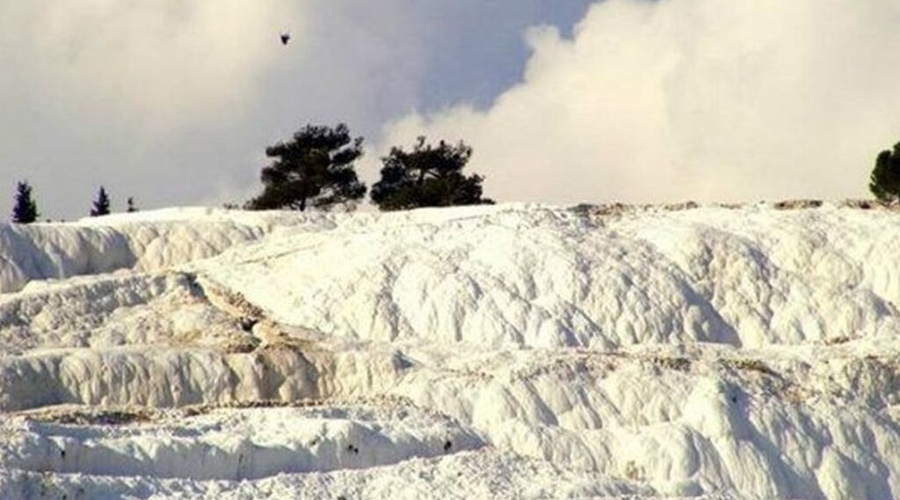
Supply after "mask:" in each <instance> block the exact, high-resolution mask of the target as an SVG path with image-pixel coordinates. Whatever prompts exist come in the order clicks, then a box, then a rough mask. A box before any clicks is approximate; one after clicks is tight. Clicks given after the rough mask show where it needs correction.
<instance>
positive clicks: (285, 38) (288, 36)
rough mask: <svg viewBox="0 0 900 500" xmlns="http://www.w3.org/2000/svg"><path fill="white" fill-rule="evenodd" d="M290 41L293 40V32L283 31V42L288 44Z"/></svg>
mask: <svg viewBox="0 0 900 500" xmlns="http://www.w3.org/2000/svg"><path fill="white" fill-rule="evenodd" d="M290 41H291V34H290V33H288V32H287V31H284V32H282V33H281V44H282V45H287V44H288V42H290Z"/></svg>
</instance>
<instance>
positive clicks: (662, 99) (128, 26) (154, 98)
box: [0, 0, 900, 219]
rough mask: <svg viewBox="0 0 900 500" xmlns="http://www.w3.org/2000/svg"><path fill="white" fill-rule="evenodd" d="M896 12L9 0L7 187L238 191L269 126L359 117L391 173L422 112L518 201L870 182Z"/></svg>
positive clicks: (464, 0) (145, 199) (880, 5)
mask: <svg viewBox="0 0 900 500" xmlns="http://www.w3.org/2000/svg"><path fill="white" fill-rule="evenodd" d="M898 25H900V2H897V1H896V0H866V1H859V0H791V1H790V2H784V1H783V0H730V1H728V2H724V1H722V0H660V1H651V0H605V1H603V2H592V1H589V0H515V1H511V0H507V1H500V0H455V1H453V2H448V1H446V0H418V1H415V2H413V1H409V0H407V1H403V0H378V1H377V2H373V1H370V0H368V1H367V0H29V1H27V2H18V1H16V2H11V1H4V2H0V193H2V192H3V191H4V190H5V191H6V192H8V193H9V194H8V195H7V198H8V201H7V202H5V203H6V204H7V205H9V207H11V206H12V193H13V191H14V188H15V182H16V181H17V180H21V179H27V180H28V181H29V182H30V183H31V184H32V185H33V186H34V189H35V193H36V195H37V200H38V204H39V208H40V209H41V212H42V213H43V215H44V216H46V217H52V218H67V219H72V218H77V217H80V216H83V215H86V214H87V212H88V210H89V208H90V202H91V199H92V198H93V197H94V196H95V193H96V190H97V188H98V186H100V185H101V184H102V185H104V186H106V188H107V189H108V191H109V192H110V193H111V195H112V198H113V205H114V206H113V208H114V209H122V208H124V201H125V198H127V197H128V196H133V197H134V198H135V200H136V202H137V204H138V205H139V206H140V207H142V208H155V207H163V206H171V205H187V204H206V205H220V204H222V203H224V202H238V203H239V202H242V201H244V200H245V199H247V198H248V197H250V196H251V195H252V194H254V193H255V192H256V191H258V190H259V189H260V185H259V182H258V173H259V170H260V169H261V168H262V167H263V166H264V165H265V164H266V159H265V157H264V154H263V151H264V149H265V147H266V146H267V145H270V144H273V143H274V142H276V141H278V140H281V139H286V138H288V137H289V136H290V135H291V134H292V133H293V132H294V131H296V130H297V129H299V128H301V127H302V126H303V125H305V124H307V123H324V124H335V123H337V122H340V121H343V122H346V123H347V124H348V125H349V126H350V128H351V131H353V132H354V133H355V134H356V135H363V136H365V137H366V143H365V144H366V147H367V155H366V157H365V160H364V162H363V164H362V165H360V170H361V173H362V175H363V177H364V179H365V180H366V181H368V182H369V183H370V184H371V182H373V181H375V180H377V171H378V168H379V161H378V158H379V156H380V155H382V154H384V152H385V151H386V150H387V149H388V148H389V147H390V146H391V145H394V144H397V145H410V144H412V142H413V140H414V138H415V137H416V136H419V135H423V134H424V135H427V136H428V137H430V138H433V139H435V140H437V139H447V140H449V141H456V140H459V139H463V140H465V141H466V142H468V143H469V144H471V145H472V146H473V147H474V150H475V154H474V156H473V159H472V162H471V163H470V169H471V170H472V171H477V172H479V173H481V174H483V175H484V176H485V177H486V181H485V191H486V194H487V195H489V196H491V197H493V198H495V199H497V200H499V201H543V202H551V203H573V202H596V203H600V202H609V201H625V202H664V201H676V200H689V199H693V200H697V201H756V200H761V199H780V198H794V197H815V198H826V199H834V198H846V197H862V196H867V189H866V184H867V179H868V174H869V172H870V171H871V168H872V163H873V160H874V157H875V155H876V154H877V153H878V151H879V150H881V149H885V148H888V147H889V146H892V145H893V144H894V143H895V142H897V141H900V92H898V91H897V82H900V65H898V64H896V54H897V53H898V51H900V30H897V29H896V27H897V26H898ZM281 30H290V32H291V33H292V35H293V40H292V42H291V43H290V44H289V45H288V46H286V47H283V46H281V44H280V42H279V40H278V35H279V33H280V31H281ZM2 199H4V198H3V196H2V195H0V200H2ZM3 203H4V202H2V201H0V207H2V205H3ZM0 210H3V209H2V208H0ZM5 211H7V212H8V210H5Z"/></svg>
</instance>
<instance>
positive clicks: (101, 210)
mask: <svg viewBox="0 0 900 500" xmlns="http://www.w3.org/2000/svg"><path fill="white" fill-rule="evenodd" d="M100 215H109V196H107V194H106V190H105V189H103V186H100V191H99V192H98V193H97V199H96V200H94V208H92V209H91V217H98V216H100Z"/></svg>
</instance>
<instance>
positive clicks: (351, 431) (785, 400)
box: [0, 204, 900, 499]
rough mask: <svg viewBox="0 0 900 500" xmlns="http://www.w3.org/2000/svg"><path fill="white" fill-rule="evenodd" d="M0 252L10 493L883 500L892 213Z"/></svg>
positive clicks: (578, 218)
mask: <svg viewBox="0 0 900 500" xmlns="http://www.w3.org/2000/svg"><path fill="white" fill-rule="evenodd" d="M0 236H2V237H0V254H2V255H3V259H2V260H0V263H2V268H0V284H2V290H3V291H7V292H10V293H5V294H2V295H0V346H2V347H0V349H2V353H3V354H2V356H0V411H3V412H6V413H7V415H6V417H7V418H4V419H3V423H2V424H0V436H3V437H2V439H0V496H2V497H11V498H12V497H23V496H24V497H35V498H41V497H45V498H57V497H60V496H61V495H67V497H68V498H75V497H78V495H81V497H83V498H98V497H103V496H104V495H106V496H108V497H118V496H124V495H130V496H132V497H134V498H151V497H152V498H168V497H179V496H185V495H187V496H191V497H205V498H255V497H259V496H266V495H268V496H271V497H273V498H295V497H296V496H297V495H300V494H303V493H301V492H306V494H309V495H311V496H312V497H326V498H328V497H330V498H339V497H344V498H347V499H349V498H429V497H430V498H509V497H514V496H515V494H518V496H519V497H520V498H586V497H592V498H614V497H618V498H676V497H690V498H813V499H818V498H823V499H824V498H827V499H839V498H871V499H881V498H891V497H894V496H897V495H900V480H898V479H897V477H898V474H900V457H898V456H897V454H896V452H895V450H896V449H898V446H900V428H898V426H897V422H898V421H897V415H898V412H897V405H898V403H900V362H898V361H900V349H898V348H900V342H898V339H900V336H898V334H900V322H898V320H900V314H898V310H897V308H896V306H895V304H896V303H897V302H898V299H900V276H898V271H897V269H900V266H898V264H900V252H898V250H900V248H898V246H900V243H898V242H900V218H898V215H897V214H896V213H895V212H893V211H890V210H885V209H880V208H879V209H876V210H862V209H860V208H852V207H848V206H842V205H839V204H825V205H824V206H821V207H815V208H799V209H792V210H780V209H777V208H776V206H773V205H770V204H760V205H756V206H746V207H738V208H725V207H699V208H693V207H688V208H687V209H684V210H669V209H665V208H664V207H644V208H631V207H578V208H577V209H568V208H554V207H542V206H526V205H501V206H492V207H466V208H454V209H427V210H417V211H413V212H404V213H393V214H371V213H359V214H293V213H279V212H270V213H244V212H240V211H224V210H205V209H175V210H168V211H161V212H146V213H140V214H137V215H120V216H115V217H110V218H99V219H91V220H86V221H82V222H79V223H75V224H50V225H37V226H32V227H20V226H0ZM48 278H52V279H49V280H48ZM278 472H284V473H287V474H284V475H276V474H277V473H278ZM72 474H75V475H72Z"/></svg>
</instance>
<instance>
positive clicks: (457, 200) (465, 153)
mask: <svg viewBox="0 0 900 500" xmlns="http://www.w3.org/2000/svg"><path fill="white" fill-rule="evenodd" d="M471 157H472V148H471V147H469V146H467V145H466V144H465V143H463V142H462V141H460V142H459V144H457V145H456V146H451V145H449V144H447V143H446V142H444V141H441V142H440V143H439V144H438V146H437V147H434V146H431V145H430V144H429V145H426V144H425V137H419V139H418V142H417V143H416V144H415V146H414V147H413V150H412V152H406V151H404V150H403V149H401V148H398V147H394V148H391V152H390V154H389V155H388V156H386V157H384V158H382V159H381V160H382V163H383V165H384V166H383V168H382V169H381V180H380V181H378V182H377V183H375V184H374V185H373V186H372V202H373V203H375V204H376V205H378V208H379V209H381V210H405V209H410V208H416V207H447V206H453V205H478V204H489V203H493V200H491V199H488V198H482V187H481V183H482V181H484V178H483V177H481V176H480V175H476V174H473V175H471V176H469V177H466V176H464V175H463V174H462V169H463V168H464V167H465V166H466V164H467V163H468V162H469V159H470V158H471Z"/></svg>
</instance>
